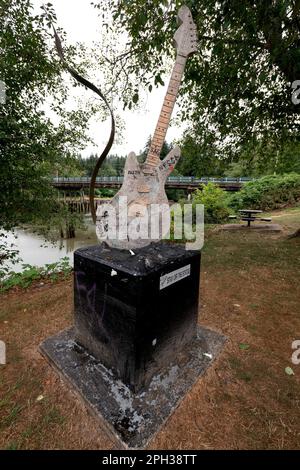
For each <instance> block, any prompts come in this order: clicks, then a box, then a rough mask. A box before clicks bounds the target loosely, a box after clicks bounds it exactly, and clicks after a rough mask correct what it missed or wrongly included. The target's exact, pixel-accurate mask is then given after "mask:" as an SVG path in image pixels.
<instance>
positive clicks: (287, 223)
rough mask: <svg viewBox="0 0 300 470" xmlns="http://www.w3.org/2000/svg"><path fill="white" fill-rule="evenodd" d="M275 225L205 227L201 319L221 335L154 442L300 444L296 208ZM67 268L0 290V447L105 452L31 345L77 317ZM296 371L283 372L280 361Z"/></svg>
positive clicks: (278, 216) (100, 436) (176, 445)
mask: <svg viewBox="0 0 300 470" xmlns="http://www.w3.org/2000/svg"><path fill="white" fill-rule="evenodd" d="M272 217H273V218H274V221H275V220H276V223H279V224H281V225H282V226H283V229H284V230H283V232H282V233H279V234H276V233H275V234H266V233H255V232H253V233H244V232H243V233H238V232H235V233H228V232H218V231H216V230H211V231H210V232H208V233H207V238H206V243H205V246H204V249H203V257H202V269H201V310H200V316H199V321H200V322H201V324H203V325H205V326H207V327H209V328H212V329H215V330H218V331H220V332H222V333H223V334H225V335H226V336H227V337H228V341H227V343H226V346H225V348H224V350H223V352H222V354H221V356H220V357H219V359H218V360H217V362H216V363H215V364H214V365H213V366H212V367H211V369H210V370H209V372H208V374H206V375H205V377H204V378H203V379H201V380H200V381H199V382H198V383H197V384H196V386H195V387H194V388H193V389H192V391H191V392H190V394H189V395H188V396H187V397H186V398H185V400H184V401H183V402H182V404H181V405H180V407H179V408H178V409H177V410H176V412H175V413H174V414H173V415H172V417H171V418H170V420H169V421H168V423H167V424H166V426H165V427H164V428H163V429H162V431H161V432H160V433H159V434H158V435H157V436H156V437H155V439H154V440H153V442H152V443H151V446H150V447H151V448H153V449H193V448H194V449H299V448H300V440H299V435H300V424H299V423H300V407H299V403H300V365H293V364H292V362H291V355H292V352H293V350H292V348H291V344H292V341H294V340H295V339H300V338H299V337H297V334H298V336H299V332H300V313H299V312H300V295H299V274H300V239H299V238H294V239H290V240H289V239H287V234H288V233H291V232H293V231H295V230H296V229H297V228H299V226H300V208H296V209H290V210H281V211H277V212H274V213H273V214H272ZM72 310H73V286H72V276H69V277H68V278H67V279H66V280H65V281H58V282H56V283H54V284H52V283H47V282H45V283H36V284H34V285H33V286H32V287H31V288H28V289H25V290H24V289H17V290H16V291H10V292H8V293H5V294H2V295H1V296H0V339H1V340H3V341H5V342H6V345H7V364H6V365H5V366H0V367H1V376H0V390H1V392H0V397H1V398H0V447H1V448H8V449H58V448H60V449H111V448H112V443H111V441H110V440H109V439H108V438H107V437H106V435H105V434H104V433H103V432H101V430H99V429H98V428H97V426H96V423H95V420H94V419H93V418H92V417H91V416H89V414H88V413H87V412H86V411H85V408H84V407H83V405H82V404H81V403H80V402H79V401H78V400H77V399H76V398H75V397H74V395H73V394H72V393H71V392H70V391H69V390H68V388H67V387H66V386H65V385H64V384H63V383H62V382H61V380H60V379H59V378H58V377H57V375H56V374H55V372H54V371H53V370H52V369H51V368H50V367H49V365H48V364H47V363H46V362H45V360H44V359H43V358H42V357H41V355H40V354H39V352H38V345H39V344H40V342H41V341H42V340H43V339H44V338H46V337H48V336H50V335H52V334H54V333H56V332H58V331H60V330H62V329H64V328H67V327H68V326H69V325H71V324H72ZM287 367H290V368H292V371H293V373H294V375H288V374H287V373H286V368H287Z"/></svg>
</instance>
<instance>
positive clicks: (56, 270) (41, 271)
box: [0, 256, 72, 293]
mask: <svg viewBox="0 0 300 470" xmlns="http://www.w3.org/2000/svg"><path fill="white" fill-rule="evenodd" d="M22 267H23V271H22V272H20V273H16V272H13V271H11V272H10V273H9V274H8V275H7V276H6V277H5V278H3V279H1V280H0V293H1V292H5V291H7V290H9V289H11V288H13V287H21V288H23V289H26V288H27V287H29V286H31V284H32V283H33V282H34V281H37V280H40V279H49V280H50V281H51V282H55V281H58V280H59V279H66V278H67V276H68V275H69V273H70V272H71V271H72V267H71V266H70V263H69V258H67V257H66V256H65V257H64V258H61V259H60V260H59V261H57V262H56V263H51V264H46V265H45V266H44V267H37V266H31V265H30V264H23V265H22Z"/></svg>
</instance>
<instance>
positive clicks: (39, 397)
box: [36, 395, 44, 401]
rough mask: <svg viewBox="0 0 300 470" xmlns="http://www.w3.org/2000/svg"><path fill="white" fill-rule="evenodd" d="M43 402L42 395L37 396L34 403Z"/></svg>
mask: <svg viewBox="0 0 300 470" xmlns="http://www.w3.org/2000/svg"><path fill="white" fill-rule="evenodd" d="M42 400H44V395H39V396H38V397H37V399H36V401H42Z"/></svg>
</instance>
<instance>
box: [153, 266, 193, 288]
mask: <svg viewBox="0 0 300 470" xmlns="http://www.w3.org/2000/svg"><path fill="white" fill-rule="evenodd" d="M190 274H191V265H190V264H188V265H187V266H183V268H179V269H176V270H175V271H171V272H170V273H167V274H164V275H163V276H161V277H160V283H159V289H160V290H161V289H164V288H165V287H168V286H170V285H171V284H174V282H178V281H181V279H184V278H185V277H188V276H190Z"/></svg>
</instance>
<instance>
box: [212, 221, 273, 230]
mask: <svg viewBox="0 0 300 470" xmlns="http://www.w3.org/2000/svg"><path fill="white" fill-rule="evenodd" d="M219 230H243V231H244V232H247V231H248V232H281V230H282V227H281V225H279V224H268V225H264V224H257V223H253V224H251V225H250V227H248V226H247V225H245V224H226V225H221V227H220V228H219Z"/></svg>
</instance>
